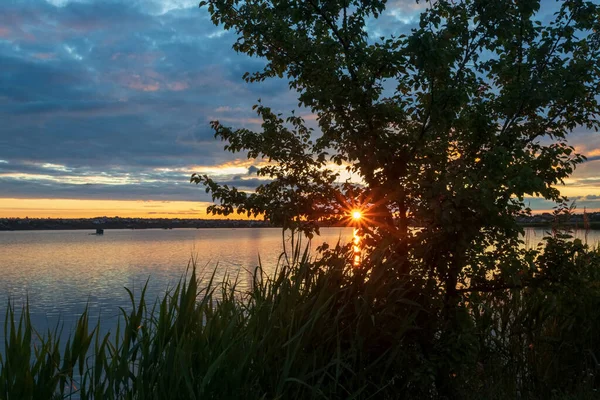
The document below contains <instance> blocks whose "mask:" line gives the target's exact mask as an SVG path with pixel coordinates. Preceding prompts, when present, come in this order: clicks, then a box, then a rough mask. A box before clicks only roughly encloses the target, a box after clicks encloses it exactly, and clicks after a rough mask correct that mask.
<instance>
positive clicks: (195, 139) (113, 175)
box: [0, 0, 600, 218]
mask: <svg viewBox="0 0 600 400" xmlns="http://www.w3.org/2000/svg"><path fill="white" fill-rule="evenodd" d="M197 5H198V1H196V0H194V1H188V0H166V1H162V0H144V1H141V0H111V1H100V0H98V1H92V0H89V1H71V0H48V1H45V0H22V1H20V0H16V1H15V0H0V217H24V216H29V217H93V216H98V215H109V216H113V215H120V216H135V217H146V218H151V217H182V218H203V217H206V213H205V210H206V206H207V205H208V204H209V201H210V196H209V195H208V194H206V193H205V191H204V190H203V189H202V188H200V187H197V186H195V185H192V184H190V183H189V178H190V174H191V173H192V172H199V173H206V174H209V175H211V176H212V177H213V178H215V179H217V180H218V181H221V182H226V183H228V184H231V185H235V186H237V187H238V188H240V189H243V190H252V189H253V188H254V187H256V185H257V184H258V182H259V181H258V179H257V178H256V176H255V175H252V172H253V163H252V162H251V161H249V160H247V159H245V157H244V155H243V154H242V155H241V156H240V155H239V154H238V155H232V154H230V153H227V152H224V151H223V143H221V142H219V141H217V140H216V139H214V137H213V132H212V131H211V129H210V126H209V121H211V120H214V119H219V120H220V121H221V122H224V123H227V124H231V125H233V126H236V127H241V126H245V127H250V128H253V127H257V123H258V122H259V121H257V120H256V114H255V113H253V112H252V110H251V107H252V105H253V104H255V103H256V101H257V99H258V98H261V99H262V101H263V103H264V104H265V105H269V106H273V107H274V108H276V110H277V111H281V112H286V113H287V112H289V111H291V110H294V109H296V108H297V100H296V94H295V93H294V92H291V91H290V90H289V89H288V86H287V84H286V82H285V81H283V80H270V81H267V82H264V83H260V84H246V83H245V82H244V81H243V80H242V79H241V76H242V75H243V73H244V72H246V71H256V70H259V69H260V68H261V66H262V65H263V61H261V60H259V59H255V58H249V57H247V56H244V55H240V54H236V53H235V52H234V51H233V50H231V45H232V43H233V42H234V34H233V33H230V32H225V31H224V30H223V29H221V28H219V27H215V26H214V25H213V24H212V23H211V22H210V20H209V16H208V12H207V11H206V9H199V8H198V7H197ZM420 7H422V4H421V5H417V4H415V3H414V2H413V1H408V0H396V1H390V2H389V6H388V10H387V11H386V13H385V14H384V15H383V16H382V17H381V18H380V19H379V20H376V21H371V22H370V23H369V24H368V29H369V34H370V35H373V36H374V37H378V36H382V35H387V34H391V33H400V32H406V31H408V30H409V29H410V28H411V27H412V26H414V24H415V22H416V21H417V17H418V13H419V10H420ZM555 9H556V2H554V1H546V3H545V4H544V8H543V12H542V14H544V15H550V14H551V13H552V12H553V11H554V10H555ZM300 111H301V114H303V115H305V116H307V117H309V118H308V119H310V116H309V115H308V114H307V113H306V112H305V113H302V110H300ZM313 123H314V121H313ZM570 142H571V144H572V145H574V146H575V147H576V149H577V150H578V151H580V152H582V153H583V154H585V155H587V156H588V161H587V162H586V163H584V164H582V165H580V166H579V168H578V169H577V172H576V173H575V175H574V176H573V177H572V178H571V179H569V180H568V182H567V186H566V187H564V188H563V192H564V194H567V195H569V196H571V197H572V198H574V199H577V204H578V207H579V208H580V209H583V207H584V206H586V207H587V208H588V210H595V209H600V135H598V133H596V132H589V131H586V130H585V129H583V128H580V129H577V130H576V132H574V134H573V135H572V137H571V139H570ZM240 157H241V158H240ZM530 204H531V207H532V208H534V209H538V210H544V209H549V208H550V207H551V204H549V203H545V202H543V201H541V200H539V199H531V203H530Z"/></svg>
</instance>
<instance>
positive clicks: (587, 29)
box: [191, 0, 600, 398]
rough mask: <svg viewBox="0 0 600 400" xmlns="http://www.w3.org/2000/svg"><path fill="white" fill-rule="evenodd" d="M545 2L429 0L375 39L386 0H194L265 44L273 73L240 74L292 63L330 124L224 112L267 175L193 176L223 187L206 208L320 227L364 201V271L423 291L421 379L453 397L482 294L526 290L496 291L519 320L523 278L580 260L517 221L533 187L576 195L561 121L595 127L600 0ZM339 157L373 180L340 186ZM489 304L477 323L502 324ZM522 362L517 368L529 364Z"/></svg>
mask: <svg viewBox="0 0 600 400" xmlns="http://www.w3.org/2000/svg"><path fill="white" fill-rule="evenodd" d="M540 3H541V2H540V0H523V1H521V0H519V1H487V0H462V1H447V0H441V1H435V2H427V3H426V4H423V12H422V14H421V16H420V19H419V24H418V27H416V28H414V29H412V30H411V31H410V33H407V34H403V35H397V36H389V37H381V38H374V37H372V35H371V36H370V35H369V32H368V31H367V22H368V21H369V20H372V19H374V18H377V17H378V16H379V15H381V14H382V13H383V12H384V10H385V4H386V2H385V1H383V0H380V1H362V0H332V1H320V0H306V1H276V0H208V1H203V2H202V3H201V4H200V5H201V6H207V7H208V11H209V13H210V14H211V16H212V20H213V22H214V23H215V24H216V25H222V26H223V27H224V28H225V29H227V30H231V31H234V32H235V33H236V35H237V40H236V42H235V43H234V44H233V48H234V49H235V50H236V51H238V52H242V53H246V54H248V55H250V56H257V57H262V58H264V59H266V66H265V68H264V70H262V71H257V72H254V73H247V74H245V75H244V79H246V81H248V82H261V81H264V80H265V79H268V78H272V77H281V78H286V79H287V80H288V82H289V86H290V89H291V90H294V91H296V92H297V94H298V106H299V107H303V108H304V109H308V110H310V111H311V112H312V113H313V114H314V115H315V117H316V121H317V123H318V128H319V129H318V132H311V131H310V129H309V128H308V127H307V126H306V124H305V123H304V121H303V120H302V119H300V118H296V117H291V118H288V119H285V118H284V117H282V115H281V114H275V112H274V111H272V110H271V109H269V108H266V107H264V106H262V105H260V106H258V107H256V110H257V113H258V115H259V116H260V117H262V119H263V121H264V122H263V124H262V127H261V128H262V129H261V130H259V131H257V132H253V131H250V130H248V129H233V128H229V127H224V126H223V125H221V124H220V123H219V122H218V121H215V122H213V123H212V124H213V128H214V129H215V136H216V137H217V138H220V139H222V140H224V141H226V142H227V143H228V144H227V145H226V146H225V149H226V150H230V151H234V152H241V151H244V152H246V153H247V156H248V158H250V159H253V160H256V162H257V163H258V165H259V166H261V167H260V168H258V174H259V175H260V176H264V177H266V178H269V179H270V181H269V182H268V183H265V184H264V185H262V186H260V187H259V188H258V189H257V191H256V193H252V194H246V193H239V192H238V191H237V190H236V189H235V188H229V187H226V186H221V185H219V184H218V182H215V181H213V180H211V179H210V177H208V176H198V175H193V176H192V179H191V180H192V182H195V183H197V184H203V185H204V186H205V187H206V190H207V192H210V193H212V196H213V200H214V201H216V202H217V204H215V205H213V206H211V207H210V208H209V211H210V212H213V213H218V214H224V215H228V214H231V213H233V212H236V211H237V212H246V213H248V214H249V215H254V216H257V215H264V217H265V218H267V219H269V220H271V221H273V222H275V223H278V224H282V225H283V226H284V227H286V228H292V229H301V230H302V231H304V232H305V233H308V234H311V233H312V232H313V231H316V230H317V229H318V228H317V227H318V222H322V221H324V220H330V219H338V220H339V219H341V217H343V215H344V212H346V213H347V212H348V210H347V209H346V210H344V208H347V206H348V204H356V203H358V204H359V206H360V207H361V208H362V209H363V211H364V213H365V215H366V217H368V223H367V224H366V225H365V226H362V227H361V230H362V233H363V234H364V239H365V240H364V241H363V242H362V244H363V247H364V249H363V250H364V253H365V259H366V260H365V263H364V265H365V267H364V268H365V269H368V268H373V270H380V269H382V270H385V271H386V274H388V275H386V276H388V277H387V278H386V279H387V282H389V286H386V288H387V289H388V290H390V291H391V292H393V291H394V287H395V285H397V286H398V287H403V288H404V287H410V288H411V290H414V292H415V293H419V295H418V296H416V297H415V300H416V302H417V303H418V304H419V305H421V306H422V307H423V308H424V309H425V310H427V313H428V315H429V318H430V320H427V321H420V322H419V327H420V328H421V329H422V331H421V334H420V337H419V338H415V343H418V346H419V348H420V349H421V350H422V353H421V355H422V357H423V358H424V359H425V360H427V362H426V363H424V364H423V365H429V366H430V370H429V372H427V371H426V370H425V371H422V372H423V375H422V376H424V377H426V376H432V377H433V378H432V379H433V381H434V383H433V384H432V385H433V387H434V388H435V390H436V391H437V392H438V393H440V394H441V395H443V396H446V397H448V398H460V395H459V393H462V392H461V390H462V388H461V385H460V384H457V382H458V380H457V379H454V378H453V377H455V376H458V375H460V374H464V373H467V372H468V371H470V373H471V374H475V373H476V371H475V370H472V369H471V370H469V368H472V366H473V365H474V360H476V359H477V357H478V354H479V352H478V350H477V344H478V343H479V341H480V340H481V338H478V337H477V336H475V335H474V333H473V332H475V328H477V329H483V328H481V327H479V326H478V325H477V324H480V323H481V321H479V320H478V319H473V317H472V315H471V312H472V308H471V302H472V301H473V300H472V299H479V298H480V297H481V298H485V299H486V303H489V302H491V303H494V302H496V301H500V300H498V299H502V298H503V296H506V295H507V293H512V292H511V290H513V291H515V293H517V294H518V295H515V296H516V297H514V298H513V297H512V295H510V296H509V297H508V298H507V299H505V300H502V301H508V302H509V304H510V302H512V301H513V300H514V301H516V302H517V303H515V307H516V308H515V309H514V312H515V313H519V314H518V316H516V314H510V313H508V314H507V315H508V317H506V318H508V320H506V321H511V322H510V323H509V322H506V321H504V322H506V323H508V324H509V325H510V326H511V328H510V329H512V321H513V320H511V318H512V319H514V318H521V317H522V315H521V313H524V312H526V310H527V309H528V307H530V306H531V303H534V304H535V303H536V302H538V301H540V300H539V299H538V298H537V297H536V296H534V295H533V294H530V293H528V292H526V291H524V290H525V288H527V287H531V288H533V287H536V288H537V287H540V285H542V283H544V284H546V283H549V282H554V283H553V284H554V285H555V286H556V287H558V288H563V289H564V288H566V287H570V286H569V285H571V284H574V282H573V281H572V279H575V278H574V276H578V273H579V272H581V271H579V272H577V273H576V272H573V271H571V270H570V269H569V268H570V266H571V265H572V264H573V263H576V262H578V261H576V260H575V259H573V258H572V257H571V256H567V255H566V254H567V253H568V251H567V249H566V248H561V252H560V253H557V254H554V253H553V252H552V250H553V249H554V248H555V247H553V246H554V244H555V243H554V242H552V241H549V242H548V249H547V250H548V253H543V254H542V253H540V251H539V250H540V249H534V250H525V249H523V248H522V247H521V246H520V245H521V244H522V239H521V237H520V236H519V235H520V233H522V230H521V229H520V227H519V226H518V225H517V224H516V221H515V219H516V217H517V216H519V215H523V214H527V213H529V212H530V210H529V209H528V208H526V207H525V204H524V198H525V196H541V197H543V198H545V199H548V200H552V201H555V202H556V203H557V204H558V205H557V207H558V209H557V216H558V214H560V213H561V212H562V211H563V210H564V209H565V207H566V204H567V199H566V198H565V197H564V196H561V194H560V191H559V190H558V188H557V186H559V185H560V184H562V183H563V182H564V179H565V178H567V177H568V176H569V175H570V174H571V173H572V172H573V171H574V169H575V167H576V165H577V164H579V163H581V162H582V161H584V160H585V157H584V156H583V155H581V154H577V153H576V151H575V149H574V148H573V147H572V146H569V144H568V143H567V136H568V134H569V133H570V132H572V131H573V130H574V129H575V128H577V127H580V126H581V127H586V128H588V129H598V128H599V127H600V103H599V99H600V57H599V56H600V6H599V5H598V4H597V3H595V2H590V1H583V0H567V1H563V2H561V3H560V5H559V9H558V11H557V12H556V13H555V14H554V15H553V16H552V17H551V18H550V19H545V20H544V21H542V20H541V15H540V12H539V11H540ZM331 163H335V164H337V165H344V166H346V167H347V169H348V170H349V171H351V172H354V173H356V174H357V175H358V176H359V177H360V178H361V180H362V184H361V185H352V184H350V183H346V184H344V185H339V184H337V183H336V173H334V172H333V171H332V168H331ZM411 225H412V226H415V227H417V228H418V229H410V226H411ZM559 242H560V241H559ZM559 242H556V243H559ZM560 243H562V242H560ZM561 246H563V245H562V244H561ZM561 257H562V258H561ZM564 257H566V258H564ZM376 266H377V267H376ZM567 266H568V267H567ZM573 274H575V275H573ZM364 278H365V279H368V274H367V273H365V275H364ZM577 279H578V278H577ZM536 290H541V289H536ZM544 290H545V291H544V292H543V293H544V295H543V296H550V294H548V293H547V292H546V290H549V289H548V288H546V289H544ZM560 290H562V289H560ZM560 290H559V291H560ZM532 291H533V292H536V291H535V290H534V289H532ZM588 294H589V295H590V296H592V294H594V295H595V294H597V293H596V292H593V291H592V292H589V293H588ZM524 296H526V297H524ZM544 298H545V297H544ZM563 300H565V301H566V299H563ZM349 301H350V300H349ZM519 301H525V303H524V304H521V303H519ZM491 303H489V304H491ZM504 311H505V309H503V311H502V312H504ZM534 311H535V312H534V314H535V318H533V320H531V318H530V319H528V320H527V321H529V322H532V321H533V322H535V324H537V325H536V329H538V330H539V329H542V328H541V327H542V326H543V324H544V323H549V322H548V321H550V320H549V319H548V317H547V314H543V315H542V314H536V313H542V309H539V310H538V309H535V310H534ZM554 311H557V310H554ZM554 311H553V312H554ZM532 312H533V311H532ZM544 312H550V311H544ZM495 318H498V317H497V315H495V314H494V319H491V320H486V321H487V324H484V325H483V326H484V328H485V329H488V330H493V329H495V326H496V325H495V324H497V323H499V322H498V320H497V319H495ZM523 318H525V317H523ZM528 318H529V317H528ZM541 321H545V322H541ZM533 322H532V323H533ZM540 324H541V325H540ZM565 332H567V331H565ZM513 334H515V332H513V331H510V330H509V331H506V332H505V334H503V335H502V336H501V337H500V338H499V339H501V340H509V341H510V340H513V339H512V338H513V336H511V335H513ZM506 335H508V336H506ZM488 336H489V335H488ZM517 337H520V336H519V335H517ZM518 343H519V344H520V345H522V343H523V342H518ZM515 345H516V344H515ZM513 350H514V349H513ZM511 351H512V350H511ZM524 360H525V359H524V358H523V357H521V358H519V362H518V363H517V364H518V365H519V368H523V370H522V371H520V372H518V373H517V374H516V375H514V374H513V375H510V376H511V377H512V378H514V377H515V376H518V377H519V379H526V378H527V377H526V376H525V374H526V373H529V371H530V368H531V365H529V364H527V363H525V361H524ZM521 361H522V362H521ZM545 361H548V360H545ZM499 363H500V365H502V366H503V367H504V366H506V367H507V368H512V367H510V365H511V364H510V363H507V362H506V360H501V361H499ZM428 368H429V367H428ZM534 375H535V376H539V374H537V373H536V374H534ZM540 379H541V378H540ZM542 381H543V382H546V381H547V378H544V379H542ZM543 382H542V383H543ZM430 383H431V382H430ZM542 383H539V385H542ZM537 384H538V383H536V385H537ZM542 386H543V385H542ZM542 386H540V387H542ZM421 387H423V388H429V387H431V386H429V384H428V383H427V382H426V380H425V381H423V383H422V385H421ZM540 390H541V389H540ZM423 395H427V393H423ZM512 395H513V397H514V396H516V392H515V393H512ZM463 396H464V393H463Z"/></svg>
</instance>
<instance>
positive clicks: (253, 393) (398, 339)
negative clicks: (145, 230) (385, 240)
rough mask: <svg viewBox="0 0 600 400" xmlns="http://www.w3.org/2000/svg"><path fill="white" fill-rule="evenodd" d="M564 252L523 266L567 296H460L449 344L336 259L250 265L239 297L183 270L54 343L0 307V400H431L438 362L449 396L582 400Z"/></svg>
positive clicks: (423, 315)
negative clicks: (167, 287) (556, 279)
mask: <svg viewBox="0 0 600 400" xmlns="http://www.w3.org/2000/svg"><path fill="white" fill-rule="evenodd" d="M570 246H571V247H568V248H555V251H554V253H551V252H549V251H547V252H546V253H547V255H546V258H545V259H540V260H539V261H538V266H539V267H540V268H551V267H552V268H555V270H556V271H557V273H561V274H566V275H565V276H562V278H561V279H562V280H563V281H566V282H567V283H568V284H567V285H566V286H561V287H560V289H557V287H555V286H552V285H551V284H548V285H547V286H541V287H538V288H536V289H523V290H515V291H505V292H502V293H495V294H494V293H487V294H478V295H474V294H473V295H471V296H470V298H469V299H468V301H466V302H465V303H464V304H463V306H462V308H461V312H462V313H463V317H464V321H465V323H464V326H463V328H462V330H460V331H459V334H458V335H456V336H454V337H453V338H452V340H451V342H449V341H447V340H446V341H445V339H443V337H444V335H441V334H440V333H441V331H440V329H441V328H440V327H441V326H442V325H441V324H440V323H439V318H438V317H439V313H438V310H437V309H436V308H435V301H433V300H431V299H430V298H428V296H430V295H431V293H433V292H427V291H426V289H425V286H419V285H418V284H417V283H416V282H418V280H416V281H415V280H412V281H410V280H407V281H403V280H401V279H398V277H397V276H395V275H393V274H392V273H391V272H390V271H389V270H388V269H385V268H379V267H378V264H377V262H376V261H369V262H370V264H369V265H363V266H362V267H361V268H360V269H354V268H353V267H352V258H351V255H344V254H342V253H341V252H340V253H338V256H332V257H329V258H327V259H325V260H323V261H320V262H310V261H309V258H308V251H304V252H303V253H298V252H296V255H295V256H292V258H291V259H288V261H287V262H285V263H284V264H283V265H282V266H281V267H280V268H279V269H278V270H277V271H276V273H275V274H273V275H266V274H265V273H264V272H263V271H262V269H261V268H260V267H258V268H256V270H255V271H254V273H253V285H252V287H251V289H250V290H248V291H245V292H244V291H240V290H238V288H237V285H236V279H235V278H232V277H226V278H225V279H223V280H222V281H220V282H215V280H214V274H213V275H212V277H209V279H208V281H207V282H206V283H205V284H203V285H201V286H200V285H199V283H198V282H199V281H198V279H197V276H196V266H195V265H194V264H192V265H191V266H190V269H189V271H188V274H187V276H186V277H184V278H182V280H181V281H180V282H179V284H178V285H177V286H176V287H175V288H173V290H171V291H169V292H168V293H167V294H166V295H165V296H164V297H162V298H161V299H159V300H158V301H156V302H148V300H147V299H146V288H145V287H144V289H143V290H142V291H141V293H140V296H139V299H137V300H136V299H135V297H134V295H133V293H132V292H130V291H128V293H129V296H130V302H131V304H130V306H129V307H127V309H121V313H122V318H121V319H120V321H119V323H118V325H117V327H116V329H115V330H114V331H113V332H111V333H109V334H106V335H103V336H101V335H99V332H100V325H99V324H100V323H101V322H97V323H95V324H90V321H89V315H88V312H87V311H86V312H84V313H83V314H82V315H81V316H80V318H79V319H78V321H77V323H76V325H75V329H74V331H73V333H72V335H71V336H70V338H69V339H68V340H67V341H64V342H61V341H60V337H61V332H60V330H59V329H58V327H57V328H55V329H52V330H48V331H47V332H37V331H36V330H35V329H34V327H33V326H32V324H31V321H30V318H29V310H28V308H27V306H26V307H25V308H24V309H23V310H22V312H20V313H17V312H15V309H14V307H13V306H11V305H10V304H9V305H8V307H7V314H6V320H5V323H4V332H5V343H4V352H3V355H2V356H1V357H0V399H7V400H8V399H18V400H25V399H36V400H37V399H64V398H73V399H78V398H80V399H228V398H235V399H294V398H295V399H308V398H315V399H316V398H320V399H326V398H331V399H380V398H383V399H385V398H390V399H395V398H436V396H437V391H436V386H435V374H436V370H437V369H438V368H440V366H441V365H446V364H448V363H450V364H451V365H452V371H454V372H453V376H454V377H455V379H456V383H457V384H456V386H457V388H458V390H457V393H460V394H461V398H465V399H514V398H531V399H537V398H539V399H542V398H552V397H556V398H565V399H567V398H590V399H591V398H594V397H595V396H596V395H597V393H598V392H596V391H595V390H596V389H597V388H598V384H599V383H600V382H599V380H600V373H599V371H600V364H599V363H598V356H599V355H600V344H599V342H600V341H599V340H597V339H599V338H600V335H599V334H598V332H599V331H598V329H600V311H599V310H600V296H599V294H600V285H598V283H599V282H600V276H599V273H598V271H600V270H599V269H598V266H599V265H600V255H599V253H598V251H589V252H586V251H584V249H583V248H573V247H572V246H573V245H570ZM298 254H300V255H298ZM290 260H291V261H290ZM552 263H555V264H556V263H558V264H560V266H561V268H557V267H556V265H554V266H551V265H550V264H552ZM569 282H570V283H569ZM573 290H575V291H576V292H577V293H572V292H571V291H573ZM579 296H581V297H579ZM431 297H435V296H433V295H432V296H431ZM569 396H570V397H569ZM586 396H587V397H586Z"/></svg>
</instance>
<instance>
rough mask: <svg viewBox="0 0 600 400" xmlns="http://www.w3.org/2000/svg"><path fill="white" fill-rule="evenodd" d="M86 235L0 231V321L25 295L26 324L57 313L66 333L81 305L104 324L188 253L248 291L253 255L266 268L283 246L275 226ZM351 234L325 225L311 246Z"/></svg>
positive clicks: (170, 278) (171, 274) (152, 289)
mask: <svg viewBox="0 0 600 400" xmlns="http://www.w3.org/2000/svg"><path fill="white" fill-rule="evenodd" d="M90 232H91V231H82V230H78V231H17V232H0V323H3V322H4V316H5V306H6V303H7V301H8V299H10V300H11V301H13V302H14V303H15V305H16V306H17V307H21V306H22V305H23V304H24V303H25V301H26V299H29V305H30V311H31V315H32V320H33V323H34V325H35V326H36V327H39V328H41V329H45V328H46V327H54V326H55V324H56V322H58V321H59V316H60V320H61V321H63V322H64V323H65V330H68V329H69V327H70V326H71V323H72V321H73V320H74V319H75V318H76V316H78V315H79V314H80V313H81V311H82V310H83V309H84V308H85V306H86V304H88V308H89V309H90V312H91V315H92V316H93V317H94V318H97V317H100V318H101V319H102V321H103V322H104V323H105V326H111V325H114V321H116V318H117V315H118V312H119V310H118V307H119V306H122V307H125V308H129V307H128V305H129V302H128V295H127V293H126V291H125V290H124V287H128V288H129V289H132V290H133V291H134V292H136V293H139V290H140V288H141V287H142V286H143V285H144V283H145V282H146V280H148V278H149V279H150V280H149V283H148V291H147V298H148V299H150V300H152V301H154V299H156V298H157V297H158V296H162V295H163V294H164V293H165V291H166V290H167V288H169V287H173V286H174V285H175V284H176V283H177V282H178V280H179V279H180V278H181V277H182V276H183V275H184V274H185V272H186V268H187V265H188V263H189V261H190V259H191V258H192V257H195V258H196V260H197V265H198V267H199V269H200V271H199V272H200V273H201V274H205V275H206V274H210V273H212V272H213V271H214V270H215V268H216V277H215V278H216V280H217V281H219V280H220V279H222V278H223V277H224V276H225V274H226V273H230V274H233V275H234V276H235V275H236V274H238V273H239V286H240V287H241V288H247V287H248V286H249V285H250V282H251V280H250V277H251V274H250V272H249V271H252V270H253V269H254V267H256V266H257V265H258V260H259V255H260V260H261V262H262V265H263V268H264V269H265V271H266V272H267V273H268V272H272V271H273V270H274V269H275V267H276V265H277V261H278V258H279V256H280V255H281V253H282V250H283V242H282V235H281V229H278V228H273V229H271V228H259V229H252V228H246V229H173V230H158V229H157V230H154V229H149V230H107V231H105V234H104V235H103V236H96V235H90ZM351 239H352V229H351V228H327V229H323V230H322V232H321V236H320V237H316V238H315V239H314V240H313V241H312V247H313V248H315V247H316V246H318V245H320V244H322V243H323V242H324V241H326V242H329V243H331V244H335V243H336V242H337V241H338V240H341V241H342V242H348V241H350V240H351ZM288 246H289V245H288ZM111 321H112V322H111ZM1 331H2V329H0V332H1ZM0 337H2V333H0Z"/></svg>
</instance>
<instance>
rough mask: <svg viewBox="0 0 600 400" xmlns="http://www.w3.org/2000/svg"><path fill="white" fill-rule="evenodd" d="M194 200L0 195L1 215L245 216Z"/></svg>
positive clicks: (67, 216) (90, 216) (88, 216)
mask: <svg viewBox="0 0 600 400" xmlns="http://www.w3.org/2000/svg"><path fill="white" fill-rule="evenodd" d="M210 204H211V203H208V202H197V201H146V200H77V199H18V198H0V218H25V217H29V218H94V217H102V216H106V217H117V216H118V217H123V218H202V219H248V217H247V216H246V215H245V214H233V215H230V216H221V215H209V214H207V213H206V208H207V207H208V206H209V205H210Z"/></svg>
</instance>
